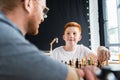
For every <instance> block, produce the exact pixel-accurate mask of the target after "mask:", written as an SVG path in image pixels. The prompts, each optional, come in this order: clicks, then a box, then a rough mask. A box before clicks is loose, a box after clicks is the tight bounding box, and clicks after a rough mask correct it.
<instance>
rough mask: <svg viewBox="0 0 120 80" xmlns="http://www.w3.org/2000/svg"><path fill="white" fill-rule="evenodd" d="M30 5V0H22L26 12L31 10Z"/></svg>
mask: <svg viewBox="0 0 120 80" xmlns="http://www.w3.org/2000/svg"><path fill="white" fill-rule="evenodd" d="M32 6H33V5H32V0H24V8H25V10H26V11H27V12H28V13H30V12H31V10H32Z"/></svg>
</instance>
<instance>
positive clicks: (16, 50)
mask: <svg viewBox="0 0 120 80" xmlns="http://www.w3.org/2000/svg"><path fill="white" fill-rule="evenodd" d="M47 11H48V8H47V7H46V1H45V0H0V80H78V79H79V77H83V76H84V77H86V79H89V80H95V78H94V74H93V73H92V71H91V69H90V68H84V69H83V70H80V69H77V70H75V69H73V68H71V67H67V66H66V65H64V64H62V63H59V62H56V61H54V60H53V59H51V58H49V57H48V56H45V55H44V53H43V52H41V51H39V50H38V48H36V47H35V46H34V45H33V44H31V43H30V42H29V41H27V40H26V39H25V38H24V35H26V34H32V35H36V34H38V28H39V24H41V22H43V21H44V16H45V14H46V12H47ZM87 75H91V76H87Z"/></svg>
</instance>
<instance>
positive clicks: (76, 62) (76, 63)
mask: <svg viewBox="0 0 120 80" xmlns="http://www.w3.org/2000/svg"><path fill="white" fill-rule="evenodd" d="M75 67H76V68H78V58H77V59H76V61H75Z"/></svg>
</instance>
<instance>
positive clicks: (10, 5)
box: [0, 0, 23, 10]
mask: <svg viewBox="0 0 120 80" xmlns="http://www.w3.org/2000/svg"><path fill="white" fill-rule="evenodd" d="M20 1H23V0H0V8H1V9H7V10H13V9H14V8H15V7H17V6H18V4H19V2H20Z"/></svg>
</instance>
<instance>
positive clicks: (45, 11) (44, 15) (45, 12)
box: [43, 7, 49, 18]
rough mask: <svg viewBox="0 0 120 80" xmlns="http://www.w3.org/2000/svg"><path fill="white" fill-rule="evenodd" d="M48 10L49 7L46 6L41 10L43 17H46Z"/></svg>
mask: <svg viewBox="0 0 120 80" xmlns="http://www.w3.org/2000/svg"><path fill="white" fill-rule="evenodd" d="M48 11H49V8H47V7H46V8H45V9H44V10H43V17H44V18H47V17H48V16H47V13H48Z"/></svg>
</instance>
